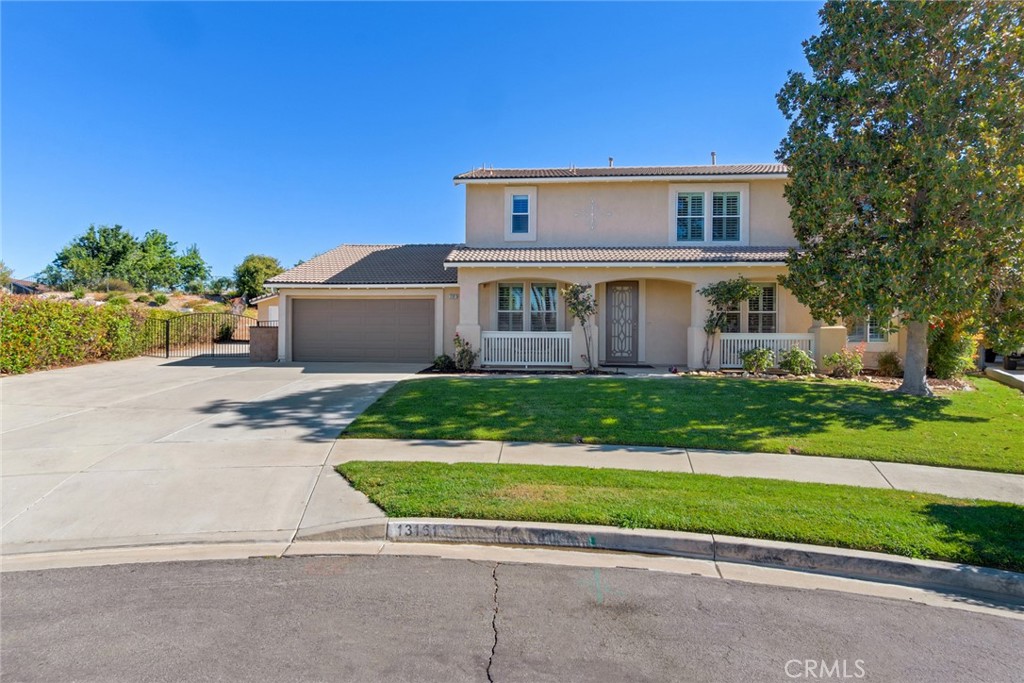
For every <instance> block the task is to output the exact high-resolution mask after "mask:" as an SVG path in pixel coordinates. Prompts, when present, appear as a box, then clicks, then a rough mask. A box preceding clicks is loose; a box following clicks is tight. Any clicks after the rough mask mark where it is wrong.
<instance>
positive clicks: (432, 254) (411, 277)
mask: <svg viewBox="0 0 1024 683" xmlns="http://www.w3.org/2000/svg"><path fill="white" fill-rule="evenodd" d="M457 246H459V245H457V244H402V245H396V244H343V245H341V246H340V247H336V248H334V249H332V250H330V251H328V252H326V253H324V254H320V255H319V256H315V257H313V258H311V259H310V260H308V261H306V262H305V263H302V264H299V265H297V266H295V267H294V268H292V269H291V270H286V271H285V272H283V273H281V274H280V275H275V276H274V277H272V278H270V279H269V280H267V284H268V285H280V284H304V285H305V284H315V285H423V284H450V283H451V284H454V283H455V282H457V281H458V272H457V271H456V270H455V269H452V268H450V269H447V270H446V269H445V267H444V260H445V257H446V256H448V254H449V253H450V252H451V251H452V249H453V248H455V247H457Z"/></svg>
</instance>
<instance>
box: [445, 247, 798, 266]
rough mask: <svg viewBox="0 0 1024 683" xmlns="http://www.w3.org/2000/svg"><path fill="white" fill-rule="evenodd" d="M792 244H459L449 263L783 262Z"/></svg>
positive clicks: (449, 258) (449, 257)
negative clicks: (493, 246)
mask: <svg viewBox="0 0 1024 683" xmlns="http://www.w3.org/2000/svg"><path fill="white" fill-rule="evenodd" d="M788 253H789V247H736V246H730V247H532V248H524V249H516V248H508V249H503V248H499V249H472V248H467V247H456V248H455V249H454V250H452V253H451V254H449V255H448V263H452V264H456V263H463V264H465V263H496V264H501V263H739V262H746V263H781V262H782V261H784V260H785V258H786V255H787V254H788Z"/></svg>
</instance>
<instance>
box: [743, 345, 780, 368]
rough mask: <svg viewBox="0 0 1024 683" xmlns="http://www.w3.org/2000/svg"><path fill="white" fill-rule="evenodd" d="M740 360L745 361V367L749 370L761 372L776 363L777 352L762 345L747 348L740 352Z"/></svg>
mask: <svg viewBox="0 0 1024 683" xmlns="http://www.w3.org/2000/svg"><path fill="white" fill-rule="evenodd" d="M740 360H741V361H743V369H744V370H746V371H747V372H755V373H760V372H764V371H765V370H767V369H768V368H770V367H771V366H773V365H775V352H774V351H772V350H771V349H765V348H760V347H758V348H756V349H747V350H746V351H744V352H743V353H741V354H740Z"/></svg>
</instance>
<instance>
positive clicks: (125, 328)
mask: <svg viewBox="0 0 1024 683" xmlns="http://www.w3.org/2000/svg"><path fill="white" fill-rule="evenodd" d="M144 320H145V318H144V316H142V315H141V314H140V313H139V312H137V311H134V310H131V309H129V308H124V307H120V306H102V307H94V306H89V305H84V304H80V303H76V302H74V301H59V300H53V299H40V298H38V297H22V296H6V297H3V298H2V299H0V371H3V372H10V373H20V372H26V371H28V370H43V369H46V368H52V367H60V366H64V365H76V364H79V363H87V362H89V361H94V360H115V359H119V358H128V357H130V356H134V355H137V354H138V353H139V351H140V349H141V345H142V331H143V329H144V325H143V322H144Z"/></svg>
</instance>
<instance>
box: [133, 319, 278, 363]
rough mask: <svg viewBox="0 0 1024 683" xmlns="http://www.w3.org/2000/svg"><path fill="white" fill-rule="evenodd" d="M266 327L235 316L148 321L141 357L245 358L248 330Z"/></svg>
mask: <svg viewBox="0 0 1024 683" xmlns="http://www.w3.org/2000/svg"><path fill="white" fill-rule="evenodd" d="M267 324H268V323H266V322H262V323H257V322H256V321H255V320H253V319H252V318H247V317H246V316H244V315H235V314H234V313H190V314H187V315H180V316H178V317H175V318H170V319H168V320H147V321H146V326H145V349H146V350H145V352H144V355H146V356H157V357H159V358H191V357H193V356H235V357H240V358H242V357H248V355H249V329H250V328H252V327H257V326H260V325H267ZM274 324H275V325H276V323H274Z"/></svg>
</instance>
